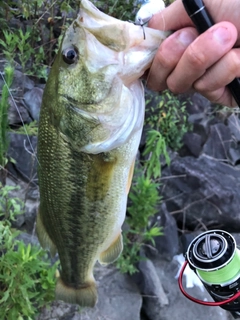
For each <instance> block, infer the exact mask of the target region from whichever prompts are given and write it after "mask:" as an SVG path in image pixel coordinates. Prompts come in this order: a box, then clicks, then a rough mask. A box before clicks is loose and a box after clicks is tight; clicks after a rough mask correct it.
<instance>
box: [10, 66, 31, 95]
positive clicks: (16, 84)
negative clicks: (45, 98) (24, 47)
mask: <svg viewBox="0 0 240 320" xmlns="http://www.w3.org/2000/svg"><path fill="white" fill-rule="evenodd" d="M33 87H34V82H33V81H32V80H31V79H30V78H29V77H28V76H26V75H25V74H24V73H22V72H21V71H19V70H16V69H15V70H14V78H13V83H12V85H11V92H12V95H13V96H14V97H19V98H22V97H23V93H24V91H26V90H31V89H32V88H33Z"/></svg>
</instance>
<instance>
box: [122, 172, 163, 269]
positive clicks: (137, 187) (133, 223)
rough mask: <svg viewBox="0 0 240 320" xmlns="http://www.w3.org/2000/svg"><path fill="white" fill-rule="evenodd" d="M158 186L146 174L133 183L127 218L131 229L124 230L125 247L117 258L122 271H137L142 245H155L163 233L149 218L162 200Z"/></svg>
mask: <svg viewBox="0 0 240 320" xmlns="http://www.w3.org/2000/svg"><path fill="white" fill-rule="evenodd" d="M158 186H159V185H158V184H157V183H155V182H153V181H151V180H150V179H148V178H147V177H145V176H144V175H142V176H140V177H139V178H138V179H137V181H136V183H133V185H132V188H131V192H130V193H129V198H130V201H131V205H130V206H129V207H128V213H129V216H128V217H127V218H126V222H127V224H128V227H129V229H128V230H126V231H124V232H123V240H124V249H123V252H122V255H121V256H120V258H119V259H118V260H117V268H118V269H119V270H120V272H122V273H130V274H133V273H135V272H137V267H136V264H137V262H139V261H140V260H141V259H142V258H141V256H140V249H141V247H142V246H143V245H144V244H146V243H151V244H152V245H155V242H154V237H156V236H160V235H162V230H161V228H159V227H157V226H155V225H154V226H149V219H150V218H151V217H153V216H154V214H155V213H156V212H157V205H158V204H159V202H160V200H161V197H160V196H159V194H158Z"/></svg>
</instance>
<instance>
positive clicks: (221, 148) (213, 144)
mask: <svg viewBox="0 0 240 320" xmlns="http://www.w3.org/2000/svg"><path fill="white" fill-rule="evenodd" d="M231 140H232V136H231V131H230V129H229V128H228V127H227V126H226V125H224V124H223V123H217V124H215V125H212V126H210V132H209V136H208V139H207V141H206V143H205V145H204V147H203V153H205V154H207V155H208V156H211V157H213V158H215V159H219V160H221V161H228V150H229V148H230V145H231Z"/></svg>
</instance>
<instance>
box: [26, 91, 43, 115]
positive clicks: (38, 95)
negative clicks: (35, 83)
mask: <svg viewBox="0 0 240 320" xmlns="http://www.w3.org/2000/svg"><path fill="white" fill-rule="evenodd" d="M42 96H43V89H41V88H38V87H34V88H33V89H31V90H28V91H27V92H26V93H25V94H24V102H25V104H26V106H27V108H28V110H29V112H30V114H31V116H32V119H33V120H37V121H38V120H39V113H40V107H41V103H42Z"/></svg>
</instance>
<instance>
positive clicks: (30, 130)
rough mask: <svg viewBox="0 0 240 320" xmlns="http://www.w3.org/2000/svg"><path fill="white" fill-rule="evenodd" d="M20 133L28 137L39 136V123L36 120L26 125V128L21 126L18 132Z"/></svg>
mask: <svg viewBox="0 0 240 320" xmlns="http://www.w3.org/2000/svg"><path fill="white" fill-rule="evenodd" d="M17 132H18V133H20V134H27V135H28V136H37V135H38V123H37V121H36V120H34V121H32V122H30V123H28V124H24V127H23V126H21V127H20V128H19V129H18V130H17Z"/></svg>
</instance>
